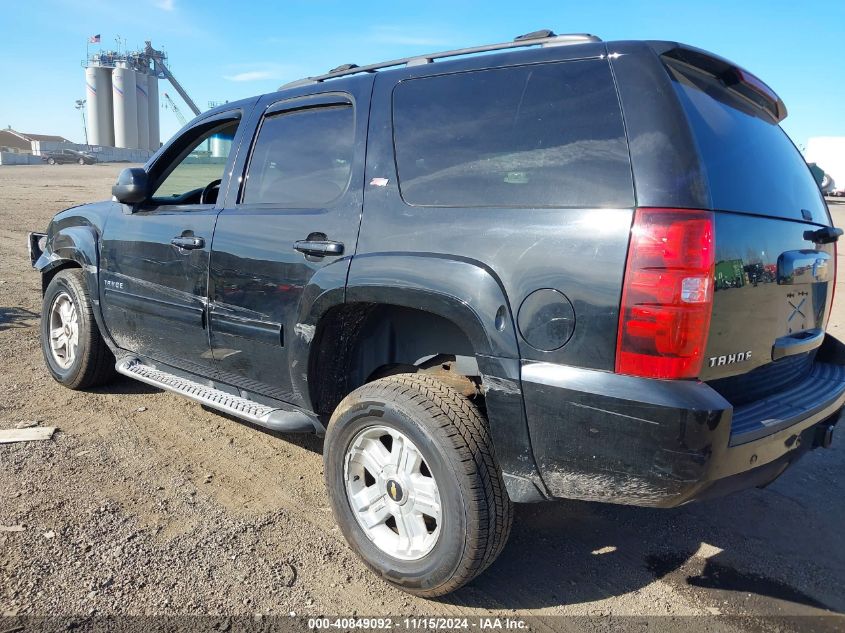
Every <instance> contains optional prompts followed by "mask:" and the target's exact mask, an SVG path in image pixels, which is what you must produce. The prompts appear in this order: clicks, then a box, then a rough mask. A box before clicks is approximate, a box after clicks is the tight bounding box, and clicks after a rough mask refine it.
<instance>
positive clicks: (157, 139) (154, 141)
mask: <svg viewBox="0 0 845 633" xmlns="http://www.w3.org/2000/svg"><path fill="white" fill-rule="evenodd" d="M145 44H146V46H145V47H144V49H143V50H140V51H130V52H122V53H121V52H116V51H100V52H97V53H94V54H93V55H91V56H90V57H89V58H88V60H86V67H85V84H86V91H87V99H86V104H87V114H88V126H89V133H88V143H89V144H90V145H101V146H106V147H118V148H128V149H141V150H150V151H156V150H157V149H158V148H159V147H160V145H161V133H160V129H159V98H158V95H159V91H158V81H159V79H167V80H169V81H170V83H171V84H173V87H174V88H175V89H176V91H177V92H178V93H179V96H181V97H182V99H184V101H185V103H186V104H187V105H188V107H189V108H190V109H191V111H192V112H193V113H194V114H195V115H196V114H199V113H200V110H199V108H197V106H196V104H195V103H194V102H193V101H192V100H191V98H190V97H189V96H188V94H187V93H186V92H185V90H184V89H183V88H182V86H181V85H179V82H178V81H176V78H175V77H174V76H173V74H172V73H171V72H170V70H168V68H167V63H166V60H167V55H166V54H165V53H164V52H162V51H160V50H156V49H154V48H153V47H152V44H151V43H150V42H145Z"/></svg>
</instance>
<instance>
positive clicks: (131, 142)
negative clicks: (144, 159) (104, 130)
mask: <svg viewBox="0 0 845 633" xmlns="http://www.w3.org/2000/svg"><path fill="white" fill-rule="evenodd" d="M112 101H113V106H114V146H115V147H128V148H131V149H136V148H137V147H138V102H137V99H136V96H135V71H134V70H132V69H131V68H126V67H125V66H117V67H115V69H114V70H113V71H112Z"/></svg>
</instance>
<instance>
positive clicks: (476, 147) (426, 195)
mask: <svg viewBox="0 0 845 633" xmlns="http://www.w3.org/2000/svg"><path fill="white" fill-rule="evenodd" d="M393 121H394V144H395V148H396V162H397V169H398V176H399V187H400V190H401V193H402V197H403V198H404V200H405V202H407V203H408V204H412V205H423V206H454V207H473V206H490V207H629V206H632V205H633V204H634V194H633V186H632V182H631V168H630V162H629V158H628V148H627V144H626V141H625V133H624V129H623V126H622V116H621V113H620V111H619V102H618V100H617V97H616V90H615V88H614V85H613V81H612V78H611V75H610V69H609V67H608V64H607V62H606V61H604V60H584V61H570V62H559V63H554V64H537V65H529V66H518V67H511V68H500V69H493V70H482V71H472V72H466V73H457V74H453V75H443V76H438V77H427V78H422V79H411V80H406V81H403V82H401V83H400V84H399V85H397V86H396V88H395V89H394V93H393Z"/></svg>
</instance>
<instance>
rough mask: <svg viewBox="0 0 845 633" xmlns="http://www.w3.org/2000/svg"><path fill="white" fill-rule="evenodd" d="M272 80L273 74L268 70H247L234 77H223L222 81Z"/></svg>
mask: <svg viewBox="0 0 845 633" xmlns="http://www.w3.org/2000/svg"><path fill="white" fill-rule="evenodd" d="M273 78H274V77H273V73H272V72H271V71H269V70H248V71H246V72H242V73H236V74H234V75H223V79H228V80H229V81H261V80H262V79H273Z"/></svg>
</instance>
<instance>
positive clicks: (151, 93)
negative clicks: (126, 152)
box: [147, 75, 161, 152]
mask: <svg viewBox="0 0 845 633" xmlns="http://www.w3.org/2000/svg"><path fill="white" fill-rule="evenodd" d="M147 97H148V101H149V110H150V121H149V126H150V145H149V148H150V149H151V150H153V151H154V152H155V151H157V150H158V147H159V145H161V131H160V128H159V125H160V123H159V120H158V115H159V110H158V108H159V105H158V77H156V76H155V75H147Z"/></svg>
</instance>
